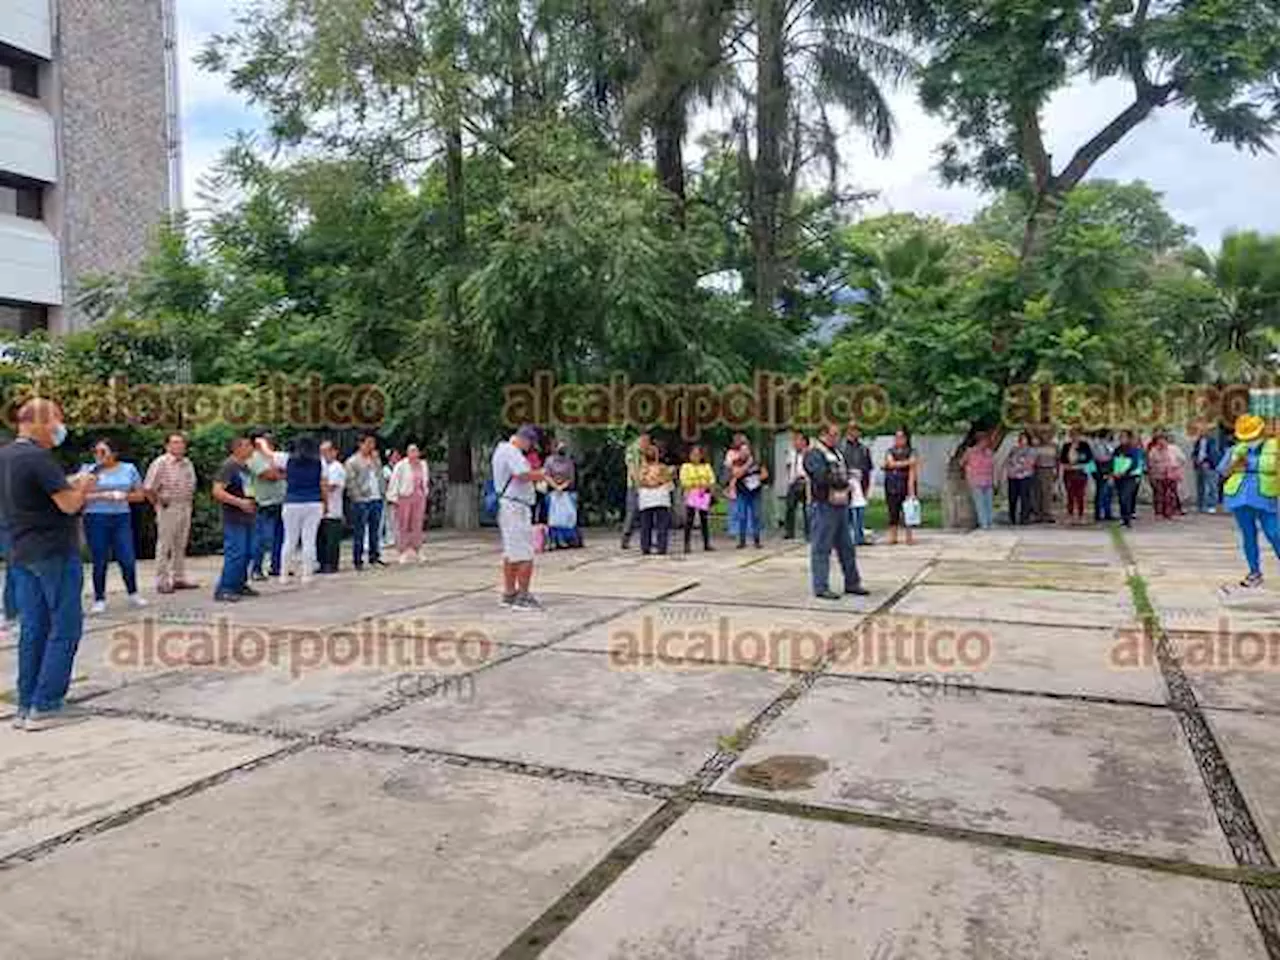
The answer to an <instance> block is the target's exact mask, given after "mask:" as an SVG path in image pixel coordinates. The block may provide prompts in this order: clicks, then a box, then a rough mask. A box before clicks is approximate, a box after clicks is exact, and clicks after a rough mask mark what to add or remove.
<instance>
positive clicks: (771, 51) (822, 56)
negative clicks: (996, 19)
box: [741, 0, 915, 318]
mask: <svg viewBox="0 0 1280 960" xmlns="http://www.w3.org/2000/svg"><path fill="white" fill-rule="evenodd" d="M890 9H891V8H890V5H887V4H882V3H867V2H855V3H831V2H828V0H755V3H754V17H755V33H756V57H755V97H754V108H755V125H754V126H755V155H754V157H751V158H748V156H747V150H746V147H745V143H744V145H743V147H742V159H743V163H744V165H745V167H746V169H747V171H748V179H749V182H750V184H751V223H752V248H753V253H754V260H755V263H754V268H755V271H754V278H753V284H754V293H755V309H756V315H757V316H758V317H761V318H763V317H766V316H769V315H771V314H772V313H773V312H774V310H775V304H776V302H777V299H778V294H779V291H780V289H781V288H782V286H783V284H784V282H785V278H784V276H783V267H784V264H785V263H787V262H789V260H790V259H791V258H790V256H789V253H790V251H789V250H787V249H785V247H786V246H787V245H788V240H789V238H790V237H791V236H792V233H791V226H792V224H791V223H790V222H789V216H790V213H791V211H792V201H793V199H794V197H795V195H796V191H797V183H798V180H799V176H800V172H801V171H802V170H803V169H804V168H805V167H806V166H808V165H809V163H811V162H812V161H814V160H817V159H821V160H823V161H825V162H826V164H827V168H828V172H829V174H830V180H831V189H832V192H833V193H834V192H835V191H834V186H835V185H834V181H835V175H836V169H837V167H838V163H839V157H838V153H837V149H836V142H837V139H838V138H837V135H836V132H835V126H834V123H833V118H832V113H833V110H834V111H843V112H844V113H845V114H846V115H847V116H848V117H849V118H850V119H851V120H852V121H853V123H854V125H855V126H856V127H858V128H860V129H862V130H865V131H866V132H867V133H868V134H869V135H870V138H871V143H872V146H873V148H874V149H875V150H877V151H878V152H881V153H883V152H887V151H888V150H889V148H890V147H891V146H892V143H893V114H892V111H891V109H890V108H889V105H888V102H887V101H886V100H885V97H884V92H883V91H882V89H881V86H880V84H881V82H885V83H888V84H896V83H898V82H900V81H902V80H904V79H906V77H907V76H909V75H910V74H911V73H912V72H913V70H914V68H915V63H914V61H913V60H912V59H911V57H909V56H908V55H907V54H905V53H904V52H902V51H901V50H899V49H898V48H897V47H894V46H892V45H890V44H888V43H886V42H884V41H882V40H880V39H878V38H876V37H875V36H873V35H872V31H875V30H877V29H879V28H880V27H881V26H883V25H884V24H885V23H887V22H888V21H887V11H889V10H890ZM741 131H742V134H741V135H742V138H743V139H744V140H745V131H746V127H745V125H743V126H742V127H741Z"/></svg>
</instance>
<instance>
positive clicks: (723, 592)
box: [679, 555, 918, 612]
mask: <svg viewBox="0 0 1280 960" xmlns="http://www.w3.org/2000/svg"><path fill="white" fill-rule="evenodd" d="M916 569H918V568H915V567H912V569H911V572H906V571H905V570H902V571H898V572H893V571H890V570H886V569H885V568H884V567H879V566H877V565H876V564H874V563H862V564H860V565H859V573H860V574H861V575H862V586H863V587H865V588H866V589H867V590H868V591H869V595H868V596H865V597H846V598H845V600H844V601H842V602H844V603H847V604H850V605H851V607H852V608H854V609H856V610H858V611H862V612H865V611H868V610H874V609H875V608H876V607H877V606H879V605H880V604H882V603H883V602H884V601H885V600H887V599H889V597H890V596H892V595H893V593H894V592H895V591H897V590H898V589H899V588H900V587H902V586H903V585H904V584H906V583H907V582H908V581H909V580H910V579H911V577H912V576H913V575H914V573H915V570H916ZM841 577H842V574H841V571H840V565H839V564H838V563H836V562H835V557H834V555H833V556H832V566H831V579H830V588H831V589H832V590H834V591H836V592H839V591H841V590H842V589H843V587H844V584H843V582H842V579H841ZM679 599H680V600H682V601H685V602H687V603H730V604H758V605H760V606H767V607H787V608H791V609H796V610H813V611H822V610H829V609H830V608H831V606H832V601H830V600H819V599H818V598H816V597H815V596H813V590H812V587H811V586H810V582H809V571H808V569H807V567H806V568H803V569H801V568H797V569H796V570H794V571H792V572H790V573H787V574H783V573H782V572H781V571H771V570H760V569H758V568H755V567H752V568H749V569H747V570H742V571H737V572H735V573H733V574H732V575H727V576H719V577H715V578H704V579H703V580H701V582H700V583H699V584H698V586H697V587H695V588H694V589H692V590H687V591H685V592H684V593H682V594H680V597H679Z"/></svg>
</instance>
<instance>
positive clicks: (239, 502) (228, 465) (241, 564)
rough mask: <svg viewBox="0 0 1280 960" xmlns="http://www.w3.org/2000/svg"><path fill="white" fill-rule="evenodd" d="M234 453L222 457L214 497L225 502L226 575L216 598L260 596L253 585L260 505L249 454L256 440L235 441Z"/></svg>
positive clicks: (214, 487) (239, 439)
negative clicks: (251, 486)
mask: <svg viewBox="0 0 1280 960" xmlns="http://www.w3.org/2000/svg"><path fill="white" fill-rule="evenodd" d="M228 453H229V454H230V456H228V457H227V459H226V460H223V461H222V466H221V467H219V468H218V472H217V474H216V475H215V476H214V478H213V499H215V500H217V501H218V502H219V503H220V504H222V576H221V577H220V578H219V579H218V585H217V587H216V588H215V589H214V593H213V598H214V599H215V600H221V601H224V602H227V603H234V602H236V601H237V600H239V599H240V598H241V597H256V596H257V595H258V592H257V591H256V590H254V589H253V588H252V587H250V586H249V584H248V581H249V548H250V547H251V546H252V543H253V523H254V513H255V512H256V511H257V508H258V505H257V503H256V502H255V501H254V499H253V497H251V496H249V495H248V491H247V490H246V483H245V480H246V477H247V475H248V467H247V466H246V464H247V463H248V462H249V457H251V456H252V455H253V444H251V443H250V442H249V438H248V437H236V438H235V439H234V440H232V441H231V443H230V445H229V448H228Z"/></svg>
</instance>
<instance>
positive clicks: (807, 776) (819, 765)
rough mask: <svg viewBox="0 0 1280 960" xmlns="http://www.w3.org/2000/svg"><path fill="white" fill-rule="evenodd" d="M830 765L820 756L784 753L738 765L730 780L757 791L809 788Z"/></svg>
mask: <svg viewBox="0 0 1280 960" xmlns="http://www.w3.org/2000/svg"><path fill="white" fill-rule="evenodd" d="M829 766H830V764H828V763H827V761H825V760H823V759H822V758H820V757H805V756H797V755H795V754H781V755H779V756H776V757H766V758H765V759H763V760H761V761H760V762H759V763H748V764H746V765H745V766H741V767H738V769H736V770H734V771H733V774H732V776H730V777H729V779H730V780H732V781H733V782H734V783H736V784H739V785H741V786H744V787H753V788H754V789H756V790H807V789H809V788H810V787H812V786H813V778H814V777H816V776H817V775H818V774H820V773H824V772H825V771H826V769H827V767H829Z"/></svg>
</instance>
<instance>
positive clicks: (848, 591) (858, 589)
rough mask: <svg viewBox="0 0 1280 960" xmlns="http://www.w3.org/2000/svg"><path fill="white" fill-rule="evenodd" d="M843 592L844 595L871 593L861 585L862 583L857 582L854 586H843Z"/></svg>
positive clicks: (856, 595)
mask: <svg viewBox="0 0 1280 960" xmlns="http://www.w3.org/2000/svg"><path fill="white" fill-rule="evenodd" d="M844 592H845V595H846V596H853V597H865V596H867V595H868V594H870V593H871V591H870V590H868V589H867V588H866V587H864V586H862V584H858V585H857V586H856V587H845V589H844Z"/></svg>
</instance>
